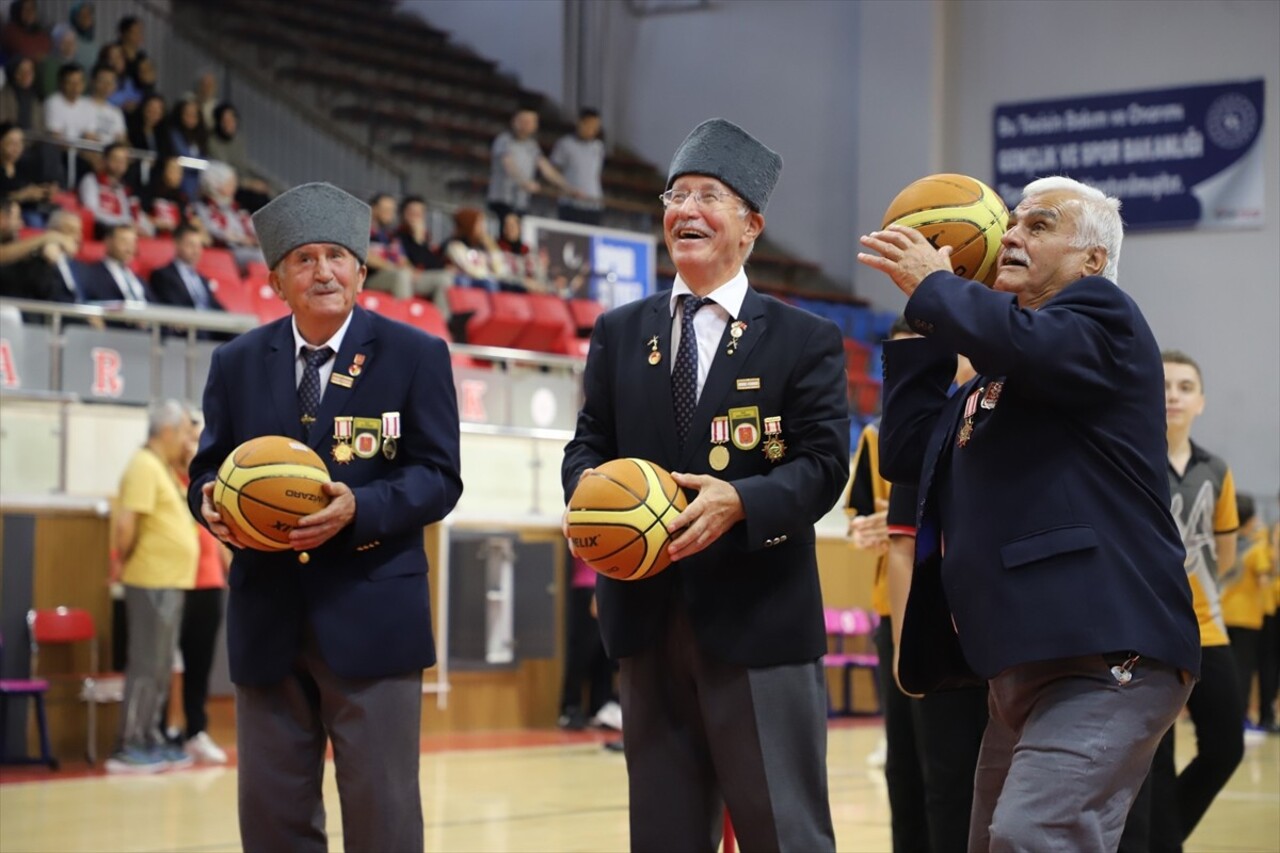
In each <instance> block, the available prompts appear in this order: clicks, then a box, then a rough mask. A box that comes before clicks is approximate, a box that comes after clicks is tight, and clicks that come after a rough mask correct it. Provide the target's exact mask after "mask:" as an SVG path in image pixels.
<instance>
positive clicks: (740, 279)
mask: <svg viewBox="0 0 1280 853" xmlns="http://www.w3.org/2000/svg"><path fill="white" fill-rule="evenodd" d="M685 295H690V296H691V295H694V294H693V291H692V290H690V289H689V285H687V284H685V283H684V279H682V278H680V276H679V274H677V275H676V280H675V283H674V284H672V285H671V316H672V317H674V316H675V315H676V305H678V304H679V303H680V297H681V296H685ZM707 296H708V298H710V299H711V300H712V301H713V302H715V303H716V304H717V305H719V306H720V307H721V308H723V309H724V310H726V311H728V312H729V316H730V317H731V318H734V317H737V316H738V315H739V314H740V313H742V302H743V300H745V299H746V298H747V271H746V270H744V269H742V268H741V267H739V268H738V274H737V275H735V276H734V277H733V278H731V279H729V280H728V281H726V282H725V283H724V284H722V285H720V286H719V287H717V288H716V289H715V290H713V291H711V292H710V293H709V294H707Z"/></svg>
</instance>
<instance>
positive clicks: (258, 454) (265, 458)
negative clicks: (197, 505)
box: [213, 435, 329, 551]
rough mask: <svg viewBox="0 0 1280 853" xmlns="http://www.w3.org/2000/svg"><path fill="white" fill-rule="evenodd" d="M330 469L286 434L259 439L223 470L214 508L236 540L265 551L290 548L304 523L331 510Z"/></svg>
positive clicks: (236, 452) (235, 454)
mask: <svg viewBox="0 0 1280 853" xmlns="http://www.w3.org/2000/svg"><path fill="white" fill-rule="evenodd" d="M327 482H329V470H328V469H327V468H326V467H325V464H324V461H323V460H321V458H320V457H319V455H317V454H316V452H315V451H314V450H312V449H311V448H310V447H307V446H306V445H305V444H303V443H302V442H301V441H298V440H297V439H293V438H287V437H285V436H280V435H264V436H262V437H261V438H254V439H250V440H249V441H246V442H245V443H244V444H242V445H240V446H239V447H237V448H236V449H235V450H233V451H231V455H229V456H228V457H227V458H226V461H224V462H223V463H222V467H220V468H219V469H218V478H217V480H216V481H215V482H214V486H213V504H214V507H215V508H216V509H217V510H218V514H219V515H221V516H222V520H223V522H224V523H225V524H226V525H227V527H229V528H231V531H232V532H233V533H234V534H235V535H236V538H237V539H239V540H240V541H241V542H243V543H244V544H245V545H247V546H248V547H250V548H256V549H257V550H259V551H285V550H288V549H289V533H290V532H291V531H292V530H293V529H294V528H295V527H297V526H298V519H299V518H301V517H302V516H304V515H310V514H311V513H313V512H317V511H319V510H321V509H323V508H324V507H326V506H328V505H329V496H328V495H326V494H325V493H324V489H323V488H322V487H323V485H324V484H325V483H327Z"/></svg>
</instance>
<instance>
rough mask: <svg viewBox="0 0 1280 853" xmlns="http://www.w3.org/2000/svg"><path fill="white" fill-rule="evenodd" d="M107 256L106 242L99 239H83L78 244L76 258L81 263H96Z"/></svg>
mask: <svg viewBox="0 0 1280 853" xmlns="http://www.w3.org/2000/svg"><path fill="white" fill-rule="evenodd" d="M106 256H107V244H106V243H103V242H102V241H101V240H85V241H84V242H83V243H81V244H80V251H79V252H78V253H77V254H76V260H77V261H79V262H80V263H82V264H96V263H97V262H98V261H100V260H102V259H103V258H105V257H106Z"/></svg>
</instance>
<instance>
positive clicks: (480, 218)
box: [444, 207, 506, 291]
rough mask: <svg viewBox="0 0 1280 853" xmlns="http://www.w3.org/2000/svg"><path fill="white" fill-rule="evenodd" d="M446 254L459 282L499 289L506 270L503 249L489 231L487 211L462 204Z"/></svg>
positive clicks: (455, 218)
mask: <svg viewBox="0 0 1280 853" xmlns="http://www.w3.org/2000/svg"><path fill="white" fill-rule="evenodd" d="M444 251H445V257H446V258H448V259H449V264H450V265H451V266H453V267H454V268H455V269H457V270H458V272H459V277H458V279H459V281H458V283H459V284H462V285H464V286H470V287H482V288H484V289H485V290H490V291H495V290H498V289H499V285H498V281H499V279H500V278H501V274H502V272H503V271H504V269H505V266H506V265H505V263H504V262H503V259H502V249H500V248H499V247H498V244H497V242H496V241H495V240H494V239H493V237H492V236H491V235H490V234H489V229H488V227H486V225H485V221H484V211H482V210H478V209H476V208H474V207H460V208H458V209H457V210H456V211H454V214H453V235H452V236H451V237H450V238H449V242H448V243H446V244H445V250H444Z"/></svg>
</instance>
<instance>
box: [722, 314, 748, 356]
mask: <svg viewBox="0 0 1280 853" xmlns="http://www.w3.org/2000/svg"><path fill="white" fill-rule="evenodd" d="M746 330H747V324H746V323H745V322H744V321H742V320H734V321H733V322H732V323H730V324H729V347H728V349H726V350H725V355H733V354H734V353H735V352H737V351H738V343H739V342H740V341H741V340H742V333H743V332H745V331H746Z"/></svg>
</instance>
